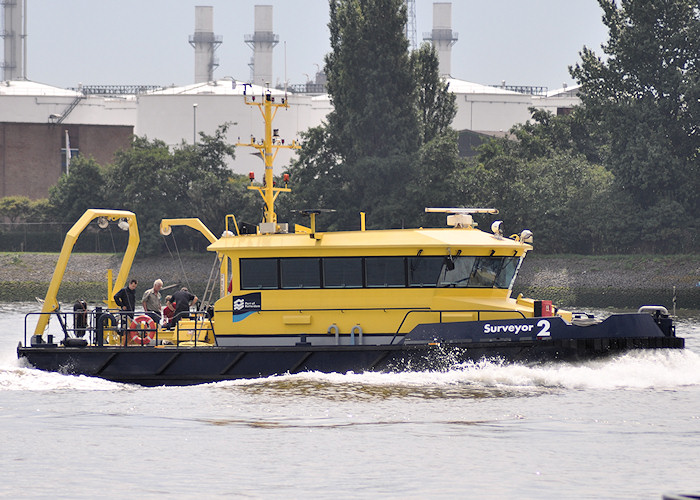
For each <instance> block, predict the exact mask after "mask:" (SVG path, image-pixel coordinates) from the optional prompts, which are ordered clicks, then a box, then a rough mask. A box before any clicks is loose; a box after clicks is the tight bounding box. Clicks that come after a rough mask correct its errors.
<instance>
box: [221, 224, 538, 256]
mask: <svg viewBox="0 0 700 500" xmlns="http://www.w3.org/2000/svg"><path fill="white" fill-rule="evenodd" d="M316 236H317V237H320V239H315V238H313V237H311V236H310V235H308V234H303V233H295V234H270V235H243V236H232V237H228V238H221V239H219V240H218V241H217V242H215V243H212V244H211V245H209V247H208V249H209V250H210V251H222V250H227V249H229V250H231V249H235V250H237V251H260V250H269V249H278V250H309V249H313V248H318V249H340V248H347V249H365V250H370V249H376V250H385V249H395V250H400V249H404V250H407V249H416V250H418V249H421V248H423V249H426V248H445V247H455V248H462V249H464V248H465V247H475V249H482V250H483V249H484V248H490V249H494V250H505V249H508V250H529V249H531V248H532V247H531V246H530V245H526V244H522V243H519V242H517V241H515V240H511V239H509V238H497V237H496V236H494V235H493V234H490V233H486V232H483V231H480V230H478V229H454V228H435V229H385V230H372V231H338V232H328V233H320V232H319V233H317V235H316Z"/></svg>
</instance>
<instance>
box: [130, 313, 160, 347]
mask: <svg viewBox="0 0 700 500" xmlns="http://www.w3.org/2000/svg"><path fill="white" fill-rule="evenodd" d="M144 324H145V326H144ZM157 330H158V327H157V326H156V322H155V321H153V318H151V317H150V316H148V315H146V314H141V315H140V316H136V317H135V318H134V319H133V320H132V321H131V324H130V325H129V344H131V345H148V344H150V343H151V342H152V341H153V339H155V338H156V331H157Z"/></svg>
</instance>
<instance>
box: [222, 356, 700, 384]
mask: <svg viewBox="0 0 700 500" xmlns="http://www.w3.org/2000/svg"><path fill="white" fill-rule="evenodd" d="M295 381H296V382H299V383H316V384H324V385H357V384H359V385H364V386H395V387H400V386H404V387H424V388H430V387H434V388H440V387H442V388H449V387H450V386H465V385H468V386H471V387H474V388H494V389H510V390H513V389H518V388H522V389H528V390H532V389H538V388H540V389H547V388H565V389H603V390H605V389H620V388H628V389H673V388H680V387H687V386H700V356H698V355H697V354H695V353H693V352H691V351H688V350H685V351H675V350H673V351H671V350H669V351H633V352H630V353H627V354H625V355H622V356H619V357H615V358H610V359H605V360H597V361H588V362H585V363H577V364H573V363H547V364H544V365H521V364H506V363H502V362H498V361H486V360H483V361H480V362H476V363H465V364H462V365H458V366H455V367H454V368H453V369H451V370H448V371H434V372H432V371H430V372H398V373H373V372H367V373H352V372H349V373H345V374H338V373H319V372H306V373H300V374H295V375H284V376H280V377H269V378H265V379H253V380H237V381H231V382H221V383H220V384H217V385H239V386H246V385H256V384H270V383H284V382H290V383H293V382H295Z"/></svg>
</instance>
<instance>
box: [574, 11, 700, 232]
mask: <svg viewBox="0 0 700 500" xmlns="http://www.w3.org/2000/svg"><path fill="white" fill-rule="evenodd" d="M598 3H599V4H600V6H601V7H602V9H603V12H604V15H603V22H604V24H605V25H606V26H607V27H608V30H609V40H608V42H607V43H606V44H605V45H604V46H603V50H604V52H605V54H606V56H607V57H605V58H601V57H599V56H597V55H596V54H595V53H594V52H593V51H592V50H591V49H589V48H587V47H584V48H583V51H582V52H581V62H580V63H579V64H576V66H575V67H573V68H571V73H572V75H573V76H574V78H576V79H577V80H578V81H579V83H580V84H581V89H580V96H581V100H582V103H583V106H584V107H585V110H586V112H587V113H588V114H589V116H590V117H591V119H593V120H595V121H596V122H597V123H598V124H599V125H600V127H601V128H602V129H603V130H604V131H605V132H606V133H607V134H608V137H609V139H608V140H609V157H608V158H607V160H606V165H607V166H608V167H609V168H610V170H611V171H612V172H613V173H614V174H615V182H616V185H617V187H618V188H619V189H620V190H621V191H622V192H623V193H624V194H625V196H627V197H629V199H631V200H632V201H633V202H634V203H635V204H636V205H637V206H638V207H639V209H640V210H641V211H642V212H645V213H654V212H658V211H659V210H662V209H663V207H664V206H669V205H671V204H672V205H674V206H675V207H676V209H678V210H680V213H679V212H678V211H676V217H675V220H677V221H680V220H682V221H683V222H682V224H683V225H686V224H687V223H688V222H689V221H697V218H698V213H699V212H698V208H699V206H698V203H699V200H700V170H699V168H698V166H699V161H700V158H698V151H700V102H699V101H698V98H699V97H700V10H699V9H698V4H697V2H696V1H691V0H667V1H663V2H648V1H644V0H622V1H620V2H616V1H614V0H598Z"/></svg>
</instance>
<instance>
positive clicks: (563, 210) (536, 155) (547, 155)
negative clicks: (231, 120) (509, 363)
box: [0, 0, 700, 254]
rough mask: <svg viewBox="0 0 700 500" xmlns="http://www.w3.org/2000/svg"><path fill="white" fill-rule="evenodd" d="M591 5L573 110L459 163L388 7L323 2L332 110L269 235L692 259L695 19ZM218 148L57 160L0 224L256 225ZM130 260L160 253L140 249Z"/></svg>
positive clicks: (398, 17) (698, 63) (395, 6)
mask: <svg viewBox="0 0 700 500" xmlns="http://www.w3.org/2000/svg"><path fill="white" fill-rule="evenodd" d="M598 3H599V4H600V6H601V9H602V12H603V23H604V24H605V25H606V27H607V28H608V31H609V40H608V41H607V43H606V44H605V45H604V46H603V52H604V57H603V56H601V55H598V54H596V53H595V52H594V51H593V50H592V49H590V48H587V47H584V48H583V49H582V51H581V53H580V56H581V59H580V61H579V62H578V63H576V64H574V65H573V66H572V67H570V72H571V74H572V76H573V77H574V78H575V79H576V81H577V82H578V84H580V88H579V91H578V92H579V96H580V99H581V105H580V106H577V107H575V108H574V109H573V110H572V111H571V113H569V114H566V115H561V116H554V115H552V114H550V113H547V112H544V111H541V110H536V109H532V110H531V113H532V119H531V120H530V121H528V122H527V123H524V124H520V125H516V126H514V127H513V128H512V129H511V130H510V131H509V133H508V135H507V137H505V138H491V139H488V140H486V141H485V142H484V144H482V145H481V146H480V147H479V148H478V149H477V152H476V155H474V156H471V157H463V156H460V153H459V147H458V133H457V132H456V131H454V130H452V129H451V128H450V126H449V124H450V122H451V121H452V119H453V118H454V115H455V112H456V108H455V96H454V94H452V93H451V92H450V91H449V88H448V86H447V85H446V84H445V82H444V80H442V79H441V78H440V77H439V71H438V60H437V55H436V53H435V51H434V49H433V48H432V47H431V46H430V45H429V44H424V45H422V46H421V47H420V48H419V49H417V50H415V51H409V50H408V41H407V40H406V38H405V36H404V28H403V27H404V26H405V22H406V8H405V2H403V0H330V1H329V6H330V22H329V31H330V42H331V52H330V53H329V54H328V55H327V56H326V59H325V72H326V75H327V79H328V93H329V96H330V98H331V100H332V102H333V111H332V112H331V113H330V114H329V115H328V116H327V118H326V120H325V122H324V123H323V124H322V125H320V126H318V127H314V128H312V129H310V130H308V131H307V132H306V133H305V134H304V147H303V148H302V149H301V151H300V152H299V154H298V157H297V159H296V160H295V161H294V162H293V163H292V164H291V165H290V166H289V169H288V173H289V174H290V175H291V179H292V185H291V187H292V188H293V192H292V193H291V195H287V196H286V197H280V198H279V199H278V213H279V215H280V217H279V219H280V220H285V221H287V220H288V221H290V222H292V221H294V222H298V223H305V221H303V220H295V219H297V218H298V215H296V214H295V213H293V212H292V210H294V209H303V208H329V209H335V210H336V213H334V214H332V215H323V216H322V217H321V218H320V219H319V221H318V224H319V226H320V228H321V229H356V228H358V227H359V215H358V212H360V211H364V212H366V213H367V221H368V227H369V228H386V227H418V226H442V225H444V216H443V215H436V214H426V213H425V212H424V208H425V207H428V206H454V207H457V206H490V207H495V208H498V209H499V210H500V211H501V214H500V215H499V218H502V219H503V220H504V221H505V225H506V231H508V233H509V234H510V233H516V232H519V231H520V230H522V229H524V228H528V229H531V230H532V231H533V232H534V234H535V246H536V248H537V249H538V251H542V252H545V253H557V252H559V253H598V254H600V253H635V252H637V253H638V252H646V253H655V252H656V253H678V252H684V253H690V252H697V248H698V233H699V228H698V225H699V222H698V221H699V219H700V217H699V215H700V207H699V205H698V202H699V200H700V172H699V171H698V165H699V162H700V158H699V152H700V130H699V127H700V125H698V124H699V123H700V121H698V118H699V116H698V115H700V47H699V46H698V45H699V44H700V36H698V35H700V14H699V13H698V10H697V8H696V5H695V2H692V1H687V0H669V1H667V2H657V3H654V5H650V3H649V2H646V1H642V0H622V1H620V2H617V1H615V0H598ZM224 135H225V126H223V127H222V128H221V129H219V130H218V131H217V132H216V134H214V135H213V136H206V135H204V134H201V141H200V142H199V143H198V144H197V145H195V146H192V145H185V144H182V145H181V146H179V147H176V148H173V149H170V148H168V147H167V146H166V145H165V144H164V143H162V142H160V141H148V140H147V139H145V138H135V139H134V142H133V146H132V148H131V149H130V150H128V151H124V152H121V153H119V154H118V155H117V158H116V160H115V162H114V163H113V164H112V165H106V166H103V165H97V164H96V163H95V162H94V161H93V160H90V159H79V160H77V161H74V162H73V163H72V164H71V174H70V175H67V176H63V177H62V178H61V179H60V180H59V182H58V184H57V185H56V186H55V187H54V188H52V190H51V192H50V195H49V199H48V200H42V201H38V202H29V201H28V200H26V201H24V202H22V203H24V205H23V204H22V203H19V202H18V200H16V199H15V200H12V199H11V200H9V201H8V199H4V200H0V215H4V216H5V217H6V218H7V219H8V220H10V221H11V222H13V221H18V220H20V219H25V220H29V219H32V218H36V219H42V220H49V219H51V218H52V217H53V218H54V219H55V218H57V217H58V218H59V219H60V220H67V221H73V220H75V219H77V217H78V216H79V215H80V214H81V213H82V211H83V210H84V209H86V208H91V207H108V208H124V209H128V210H133V211H135V212H136V213H137V215H138V216H139V221H140V225H141V227H142V233H143V234H145V235H147V234H150V233H153V234H155V235H157V223H158V221H159V220H160V219H161V218H163V217H180V216H198V217H200V218H201V219H202V220H203V221H204V222H205V223H206V224H207V225H208V226H209V227H211V228H212V229H213V230H215V231H216V230H220V229H222V227H221V226H222V224H223V217H224V215H225V214H226V213H235V214H236V216H237V217H238V218H239V220H240V219H243V220H248V221H251V222H258V221H259V220H260V214H261V209H262V201H261V200H260V199H259V196H257V194H256V193H253V192H251V191H249V190H247V189H246V187H247V185H248V184H249V181H248V179H247V178H246V177H244V176H237V175H232V174H231V172H230V171H229V170H227V168H226V166H225V165H226V159H227V158H233V148H232V146H230V145H228V144H226V142H225V140H224ZM478 221H479V222H480V223H482V225H483V226H486V227H488V225H489V224H490V221H491V219H488V218H487V216H481V217H480V218H479V219H478ZM144 246H145V247H146V250H148V251H150V252H157V251H158V250H159V249H162V243H161V241H160V240H159V239H158V237H157V236H156V237H150V236H146V237H145V239H144Z"/></svg>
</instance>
